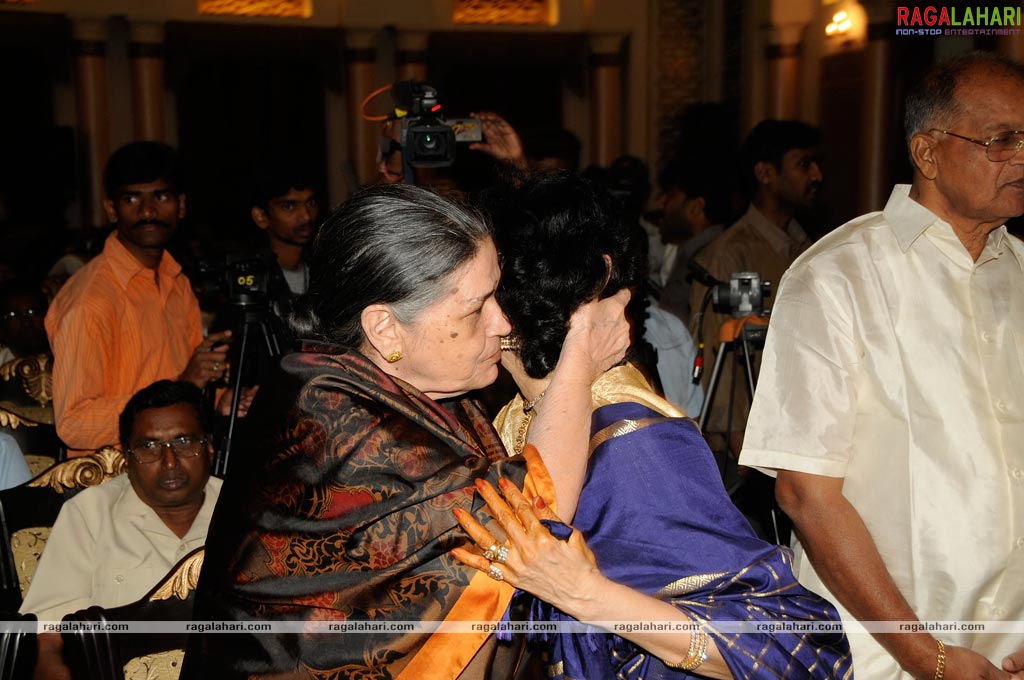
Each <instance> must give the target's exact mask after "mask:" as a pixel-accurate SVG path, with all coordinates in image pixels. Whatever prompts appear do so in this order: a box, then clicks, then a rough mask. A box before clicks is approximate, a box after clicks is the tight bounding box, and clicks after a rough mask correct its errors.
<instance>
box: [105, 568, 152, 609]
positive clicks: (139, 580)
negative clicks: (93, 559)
mask: <svg viewBox="0 0 1024 680" xmlns="http://www.w3.org/2000/svg"><path fill="white" fill-rule="evenodd" d="M160 576H161V574H159V573H157V570H155V569H154V568H153V567H145V566H141V567H133V568H131V569H111V570H105V571H103V572H100V573H97V574H95V575H94V576H93V604H95V605H98V606H100V607H119V606H121V605H123V604H130V603H132V602H135V601H136V600H138V599H140V598H142V596H143V595H145V594H146V593H148V592H149V590H150V588H152V587H153V586H155V585H156V581H157V579H158V578H160Z"/></svg>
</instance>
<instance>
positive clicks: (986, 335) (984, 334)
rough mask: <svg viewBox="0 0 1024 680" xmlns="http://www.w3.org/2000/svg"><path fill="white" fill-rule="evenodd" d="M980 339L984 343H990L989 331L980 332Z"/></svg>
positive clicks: (990, 335)
mask: <svg viewBox="0 0 1024 680" xmlns="http://www.w3.org/2000/svg"><path fill="white" fill-rule="evenodd" d="M981 339H982V340H984V341H985V342H992V333H990V332H989V331H982V332H981Z"/></svg>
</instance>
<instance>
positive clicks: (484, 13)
mask: <svg viewBox="0 0 1024 680" xmlns="http://www.w3.org/2000/svg"><path fill="white" fill-rule="evenodd" d="M557 1H558V0H454V3H453V4H454V8H453V11H452V20H453V21H454V22H455V23H457V24H518V25H522V24H533V25H542V26H550V25H553V24H555V23H556V22H557V21H558V16H557V6H556V3H557Z"/></svg>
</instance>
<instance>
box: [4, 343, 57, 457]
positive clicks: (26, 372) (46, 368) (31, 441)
mask: <svg viewBox="0 0 1024 680" xmlns="http://www.w3.org/2000/svg"><path fill="white" fill-rule="evenodd" d="M52 369H53V355H51V354H31V355H28V356H23V357H18V358H16V359H12V360H11V361H8V362H7V363H5V364H3V365H2V366H0V430H2V431H3V432H6V433H7V434H9V435H11V437H13V438H14V440H15V441H16V442H17V443H18V447H19V448H20V449H21V452H22V453H23V454H25V460H26V461H27V462H28V466H29V470H30V471H31V472H32V474H33V475H36V474H38V473H40V472H42V471H43V470H45V469H46V468H48V467H50V466H51V465H53V464H54V463H56V462H57V461H60V460H63V459H64V457H65V455H64V454H65V451H66V449H65V447H64V443H63V442H62V441H61V440H60V437H58V436H57V428H56V427H55V426H54V418H53V403H52V401H51V398H52V395H53V389H52V386H53V371H52Z"/></svg>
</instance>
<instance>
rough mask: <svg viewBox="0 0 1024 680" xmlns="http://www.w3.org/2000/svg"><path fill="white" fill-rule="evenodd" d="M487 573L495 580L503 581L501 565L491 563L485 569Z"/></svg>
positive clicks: (503, 575)
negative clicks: (488, 567)
mask: <svg viewBox="0 0 1024 680" xmlns="http://www.w3.org/2000/svg"><path fill="white" fill-rule="evenodd" d="M487 575H488V576H490V577H491V578H493V579H494V580H495V581H504V580H505V574H504V572H502V571H501V567H499V566H498V565H497V564H492V565H491V568H490V569H488V570H487Z"/></svg>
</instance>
